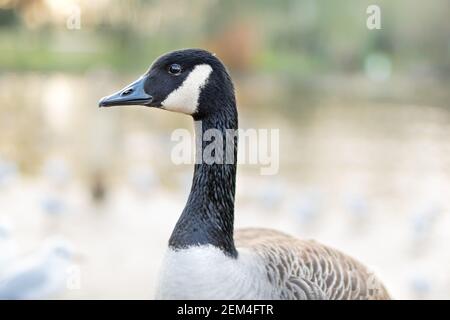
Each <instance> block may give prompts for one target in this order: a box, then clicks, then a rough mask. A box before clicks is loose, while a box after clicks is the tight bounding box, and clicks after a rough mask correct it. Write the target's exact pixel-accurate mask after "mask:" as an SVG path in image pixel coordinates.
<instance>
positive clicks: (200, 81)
mask: <svg viewBox="0 0 450 320" xmlns="http://www.w3.org/2000/svg"><path fill="white" fill-rule="evenodd" d="M212 100H215V101H217V100H219V101H220V103H211V101H212ZM118 105H122V106H123V105H141V106H146V107H153V108H159V109H164V110H169V111H173V112H178V113H184V114H188V115H192V116H193V117H194V118H196V119H201V118H202V117H204V116H206V115H211V114H214V113H216V112H220V111H221V108H225V107H226V106H231V107H233V106H234V105H235V103H234V89H233V84H232V82H231V79H230V77H229V75H228V73H227V71H226V69H225V67H224V66H223V64H222V63H221V62H220V60H219V59H218V58H217V57H216V56H215V55H214V54H212V53H210V52H208V51H205V50H201V49H184V50H177V51H173V52H170V53H167V54H165V55H163V56H161V57H159V58H158V59H156V61H155V62H153V64H152V65H151V67H150V69H149V70H148V71H147V72H146V73H145V74H144V75H142V76H141V77H140V78H139V79H137V80H136V81H134V82H133V83H131V84H129V85H128V86H126V87H125V88H123V89H122V90H119V91H118V92H116V93H113V94H111V95H109V96H106V97H104V98H102V99H101V100H100V101H99V106H100V107H111V106H118Z"/></svg>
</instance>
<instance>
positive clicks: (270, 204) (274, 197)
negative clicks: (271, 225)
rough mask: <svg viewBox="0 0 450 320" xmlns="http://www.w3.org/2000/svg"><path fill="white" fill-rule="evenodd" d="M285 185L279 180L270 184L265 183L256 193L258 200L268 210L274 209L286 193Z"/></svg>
mask: <svg viewBox="0 0 450 320" xmlns="http://www.w3.org/2000/svg"><path fill="white" fill-rule="evenodd" d="M285 194H286V193H285V187H284V185H283V184H282V183H281V182H279V181H272V183H270V184H265V185H264V186H263V187H262V188H261V189H260V190H259V192H257V193H256V197H257V199H256V200H257V201H258V202H259V203H260V204H261V205H262V207H263V208H264V209H266V210H270V211H271V212H272V210H274V209H276V208H278V207H279V206H280V205H281V202H282V200H283V195H285Z"/></svg>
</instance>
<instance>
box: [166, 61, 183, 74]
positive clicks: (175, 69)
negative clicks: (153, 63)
mask: <svg viewBox="0 0 450 320" xmlns="http://www.w3.org/2000/svg"><path fill="white" fill-rule="evenodd" d="M169 73H170V74H173V75H178V74H180V73H181V66H180V65H179V64H176V63H174V64H171V65H170V66H169Z"/></svg>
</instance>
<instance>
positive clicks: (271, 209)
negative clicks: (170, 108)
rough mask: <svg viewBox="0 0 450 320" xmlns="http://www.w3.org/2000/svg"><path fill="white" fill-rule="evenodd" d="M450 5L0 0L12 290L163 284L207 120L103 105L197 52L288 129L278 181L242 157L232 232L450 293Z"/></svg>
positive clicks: (248, 120)
mask: <svg viewBox="0 0 450 320" xmlns="http://www.w3.org/2000/svg"><path fill="white" fill-rule="evenodd" d="M370 4H377V5H379V6H380V8H381V25H382V29H381V30H369V29H368V28H367V27H366V20H367V17H368V15H367V14H366V9H367V7H368V5H370ZM449 17H450V3H449V1H447V0H432V1H419V0H408V1H406V0H396V1H387V0H385V1H382V0H379V1H365V0H363V1H361V0H351V1H350V0H348V1H325V0H319V1H313V0H298V1H296V0H282V1H268V0H264V1H261V0H258V1H256V0H251V1H245V2H244V1H237V0H231V1H218V0H195V1H189V2H187V1H181V0H177V1H144V0H133V1H114V0H111V1H109V0H100V1H87V0H34V1H33V0H0V279H3V282H4V283H9V284H10V287H9V288H7V290H10V292H11V294H10V296H11V297H38V298H65V299H80V298H85V299H103V298H104V299H108V298H124V299H129V298H136V299H150V298H152V297H153V294H154V289H155V285H156V280H157V274H158V267H159V264H160V262H161V259H162V257H163V254H164V252H165V249H166V246H167V241H168V238H169V236H170V233H171V231H172V228H173V226H174V224H175V222H176V220H177V218H178V216H179V214H180V213H181V211H182V209H183V207H184V204H185V201H186V199H187V196H188V192H189V188H190V182H191V176H192V170H193V166H192V165H178V166H175V164H173V163H172V162H171V160H170V154H171V149H172V147H173V146H174V145H175V144H176V143H175V142H172V141H171V140H170V135H171V132H172V131H173V130H174V129H176V128H187V129H189V130H191V131H192V123H191V119H189V118H188V117H185V116H182V115H177V114H174V113H165V112H158V111H156V110H148V109H145V108H139V107H136V108H133V107H128V108H113V109H107V110H99V109H98V108H97V102H98V100H99V98H101V97H102V96H104V95H107V94H110V93H112V92H114V91H116V90H118V89H120V88H122V87H123V86H125V85H126V84H128V83H129V82H131V81H132V80H134V79H135V78H137V77H138V76H139V75H140V74H142V73H144V72H145V71H146V69H147V68H148V67H149V65H150V64H151V62H152V61H153V60H154V59H155V58H156V57H157V56H159V55H161V54H163V53H165V52H167V51H170V50H174V49H179V48H186V47H201V48H205V49H208V50H211V51H213V52H216V53H217V55H218V56H219V57H220V58H221V59H222V60H223V61H224V62H225V64H226V65H227V66H228V67H229V70H230V73H231V75H232V78H233V79H234V82H235V86H236V91H237V99H238V104H239V112H240V125H241V128H243V129H246V128H268V129H272V128H273V129H280V155H279V157H280V170H279V173H278V174H277V175H273V176H262V175H260V174H259V169H260V166H258V165H242V166H240V167H239V170H238V180H237V183H238V186H237V200H236V227H244V226H262V227H272V228H277V229H279V230H283V231H285V232H288V233H291V234H294V235H296V236H299V237H304V238H314V239H316V240H319V241H321V242H323V243H325V244H328V245H331V246H333V247H336V248H339V249H341V250H343V251H345V252H346V253H348V254H351V255H353V256H354V257H356V258H358V259H359V260H361V261H362V262H364V263H365V264H367V265H369V266H370V267H371V268H372V269H373V270H374V271H375V272H376V273H377V274H378V275H379V276H380V277H381V279H382V280H383V281H384V283H385V284H386V286H387V288H388V289H389V291H390V292H391V294H392V295H393V297H395V298H397V299H412V298H423V299H449V298H450V274H449V272H448V270H449V266H450V250H449V249H448V247H447V245H448V243H449V242H450V232H449V231H450V200H449V199H450V142H449V137H450V104H449V101H450V90H449V88H450V20H449ZM49 243H51V244H50V245H49ZM49 248H50V249H49ZM55 257H56V258H55ZM67 266H71V268H70V272H69V276H70V277H71V278H70V279H69V282H70V283H69V284H66V281H68V280H67V276H68V275H67ZM5 279H6V280H5ZM11 279H15V280H14V281H17V284H16V285H11V283H13V284H14V283H15V282H14V281H11ZM36 279H37V280H36ZM5 281H6V282H5ZM8 281H9V282H8Z"/></svg>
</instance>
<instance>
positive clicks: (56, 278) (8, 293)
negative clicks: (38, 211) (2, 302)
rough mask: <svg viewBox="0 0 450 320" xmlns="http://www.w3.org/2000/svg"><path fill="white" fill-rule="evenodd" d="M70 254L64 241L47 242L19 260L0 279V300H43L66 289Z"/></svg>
mask: <svg viewBox="0 0 450 320" xmlns="http://www.w3.org/2000/svg"><path fill="white" fill-rule="evenodd" d="M72 256H73V252H72V249H71V247H70V245H68V244H67V243H66V242H64V241H60V240H59V241H50V242H47V243H45V245H44V247H43V248H42V249H41V250H39V252H37V253H36V254H33V255H32V256H30V257H26V258H24V259H21V260H18V261H17V262H16V263H14V264H13V265H11V266H10V267H9V268H7V270H6V271H5V273H4V274H3V275H2V276H1V277H0V299H10V300H22V299H46V298H51V297H54V296H56V295H57V294H59V293H62V292H63V291H64V290H65V289H66V285H67V276H68V270H69V267H70V265H71V263H72Z"/></svg>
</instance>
